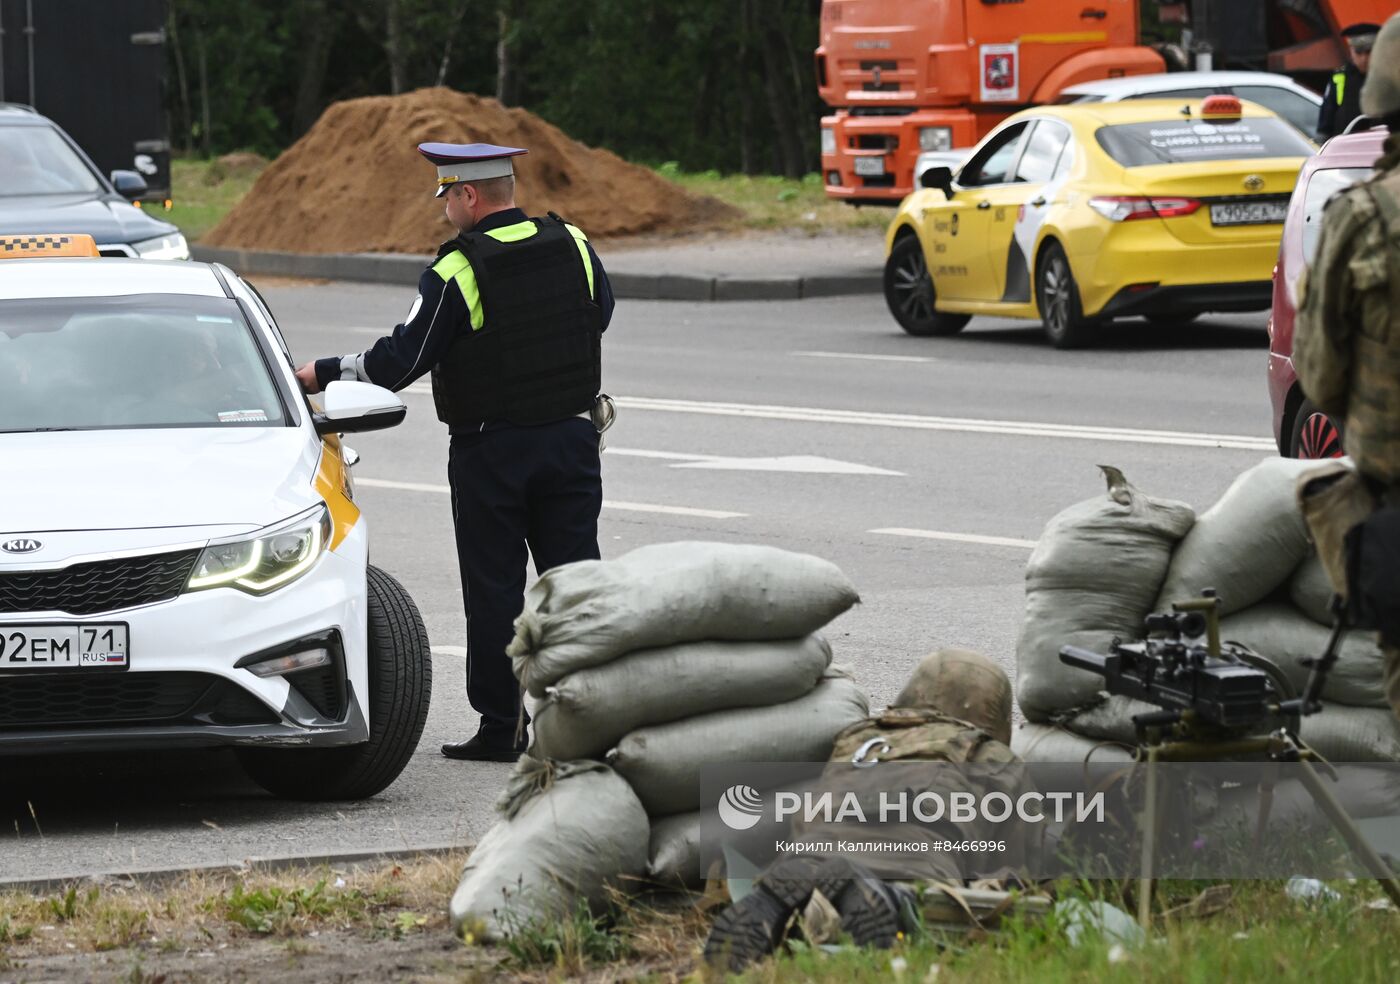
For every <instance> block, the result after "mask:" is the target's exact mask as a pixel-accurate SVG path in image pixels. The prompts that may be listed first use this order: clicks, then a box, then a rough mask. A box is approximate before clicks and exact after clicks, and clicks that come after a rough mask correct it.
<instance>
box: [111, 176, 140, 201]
mask: <svg viewBox="0 0 1400 984" xmlns="http://www.w3.org/2000/svg"><path fill="white" fill-rule="evenodd" d="M112 187H113V188H115V189H117V194H118V195H121V196H122V197H123V198H126V199H128V200H130V201H135V200H136V199H138V198H140V197H141V196H142V195H144V194H145V193H146V191H147V188H146V179H145V178H143V177H141V175H140V174H138V173H137V172H136V171H113V172H112Z"/></svg>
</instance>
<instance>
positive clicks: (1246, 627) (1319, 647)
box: [1220, 601, 1390, 708]
mask: <svg viewBox="0 0 1400 984" xmlns="http://www.w3.org/2000/svg"><path fill="white" fill-rule="evenodd" d="M1330 634H1331V630H1330V629H1328V628H1327V627H1325V626H1322V625H1318V624H1317V623H1316V622H1314V621H1313V620H1312V619H1310V618H1308V617H1307V616H1306V615H1304V614H1303V613H1302V612H1300V611H1298V610H1297V609H1295V608H1294V607H1293V606H1292V605H1286V604H1282V603H1279V602H1269V601H1266V602H1264V603H1263V604H1259V605H1255V606H1253V607H1252V608H1248V609H1246V610H1245V611H1242V612H1237V613H1235V614H1234V615H1229V616H1227V617H1225V618H1222V619H1221V620H1220V638H1221V639H1223V640H1225V641H1227V642H1240V643H1243V644H1244V645H1246V646H1248V647H1249V648H1250V649H1252V650H1254V651H1255V652H1256V653H1258V654H1259V655H1260V656H1263V657H1265V658H1267V659H1269V660H1270V661H1272V662H1273V663H1275V664H1277V666H1278V667H1279V669H1281V670H1283V673H1284V675H1285V676H1287V677H1288V679H1289V681H1290V682H1291V683H1292V684H1293V686H1294V687H1296V688H1297V689H1298V692H1299V693H1301V692H1302V691H1303V688H1304V687H1306V686H1307V683H1308V672H1309V671H1308V669H1307V668H1306V667H1305V666H1303V665H1302V663H1301V662H1300V661H1301V660H1302V659H1304V658H1305V657H1317V656H1321V655H1322V651H1323V650H1324V649H1326V648H1327V637H1328V635H1330ZM1384 663H1385V657H1384V656H1382V654H1381V647H1380V644H1379V643H1378V642H1377V641H1376V634H1375V633H1374V632H1348V633H1346V634H1345V635H1343V636H1342V642H1341V646H1340V648H1339V649H1338V658H1337V662H1336V665H1334V666H1333V667H1332V671H1331V672H1330V673H1328V674H1327V684H1326V686H1324V687H1323V688H1322V696H1323V697H1325V698H1326V699H1327V700H1332V701H1336V702H1337V703H1339V704H1350V705H1352V706H1354V707H1386V708H1388V707H1390V704H1389V703H1388V702H1387V701H1386V699H1385V682H1384V679H1383V675H1384Z"/></svg>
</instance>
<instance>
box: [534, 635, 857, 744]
mask: <svg viewBox="0 0 1400 984" xmlns="http://www.w3.org/2000/svg"><path fill="white" fill-rule="evenodd" d="M830 662H831V647H830V646H829V645H827V642H826V640H825V639H823V638H822V637H821V636H820V635H817V634H815V633H814V634H812V635H809V636H807V637H806V638H804V639H783V640H780V641H778V642H686V643H681V644H679V645H676V646H664V647H662V648H660V649H643V650H641V651H639V652H635V653H628V654H627V655H625V656H619V657H618V658H617V659H615V660H613V661H611V662H609V663H604V664H603V665H602V666H593V667H589V668H588V669H584V670H579V671H578V672H577V673H570V674H569V675H568V676H566V677H564V678H563V679H562V680H560V681H559V682H557V683H555V684H554V685H553V686H550V687H547V688H546V689H545V698H544V701H543V702H542V703H540V705H539V706H538V707H537V708H536V709H535V719H534V724H535V729H534V730H535V740H534V746H533V749H532V750H533V752H534V753H535V754H536V755H539V756H541V757H544V758H553V759H560V760H572V759H581V758H598V757H600V756H602V755H604V754H605V753H606V752H607V751H608V750H609V749H611V748H612V747H613V746H614V745H616V744H617V742H618V740H619V739H621V738H622V736H623V735H625V734H627V733H628V732H629V731H635V730H636V729H638V728H641V727H646V726H647V725H653V724H665V723H667V722H670V721H679V720H682V719H684V718H691V717H696V716H698V715H701V714H708V713H710V712H712V711H722V710H727V709H729V708H733V707H753V706H763V705H768V704H782V703H785V702H787V701H790V700H796V699H797V698H798V697H801V696H802V695H803V694H806V693H810V692H811V690H812V688H813V687H815V686H816V685H817V681H818V680H820V679H821V677H822V674H823V673H825V672H826V668H827V665H828V664H829V663H830Z"/></svg>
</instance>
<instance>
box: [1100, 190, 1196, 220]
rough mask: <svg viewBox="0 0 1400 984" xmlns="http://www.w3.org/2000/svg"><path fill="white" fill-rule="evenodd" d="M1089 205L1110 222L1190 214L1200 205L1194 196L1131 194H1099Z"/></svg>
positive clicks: (1168, 217)
mask: <svg viewBox="0 0 1400 984" xmlns="http://www.w3.org/2000/svg"><path fill="white" fill-rule="evenodd" d="M1089 207H1090V208H1092V209H1093V210H1094V211H1095V212H1098V213H1099V214H1100V215H1102V216H1103V217H1104V218H1105V219H1108V220H1109V221H1111V222H1128V221H1131V220H1132V219H1170V218H1174V217H1176V216H1180V215H1190V214H1191V213H1192V212H1194V211H1196V210H1197V209H1198V208H1200V207H1201V203H1200V202H1199V201H1198V200H1196V199H1195V198H1138V197H1134V196H1131V195H1099V196H1096V197H1094V198H1091V199H1089Z"/></svg>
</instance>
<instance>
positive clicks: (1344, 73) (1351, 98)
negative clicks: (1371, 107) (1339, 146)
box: [1317, 24, 1381, 140]
mask: <svg viewBox="0 0 1400 984" xmlns="http://www.w3.org/2000/svg"><path fill="white" fill-rule="evenodd" d="M1380 29H1381V27H1380V25H1379V24H1353V25H1351V26H1350V27H1348V28H1346V29H1345V30H1344V31H1342V37H1343V38H1345V39H1346V45H1347V63H1346V64H1345V65H1343V66H1342V67H1341V68H1339V69H1337V70H1336V71H1335V72H1333V73H1332V78H1331V80H1330V81H1329V82H1328V83H1327V89H1326V91H1324V92H1323V93H1322V105H1321V106H1320V107H1319V108H1318V111H1317V135H1318V139H1320V140H1326V139H1327V138H1328V137H1335V136H1336V135H1337V134H1339V133H1341V132H1342V131H1343V130H1345V129H1346V128H1347V124H1348V123H1350V122H1351V121H1352V120H1354V119H1356V118H1357V117H1358V116H1360V115H1361V87H1362V85H1364V84H1365V82H1366V70H1367V69H1368V68H1369V67H1370V64H1371V48H1372V46H1374V45H1375V43H1376V32H1377V31H1379V30H1380Z"/></svg>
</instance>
